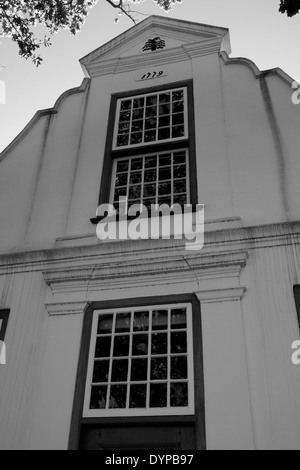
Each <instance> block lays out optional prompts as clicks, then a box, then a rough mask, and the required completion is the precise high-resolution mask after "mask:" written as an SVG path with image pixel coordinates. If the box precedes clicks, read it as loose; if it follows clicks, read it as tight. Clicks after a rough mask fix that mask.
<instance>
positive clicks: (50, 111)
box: [0, 78, 91, 163]
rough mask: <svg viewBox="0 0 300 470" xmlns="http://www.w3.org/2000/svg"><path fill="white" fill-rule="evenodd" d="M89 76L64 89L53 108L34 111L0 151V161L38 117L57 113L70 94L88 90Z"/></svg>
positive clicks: (28, 130) (30, 128) (27, 131)
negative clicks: (77, 85)
mask: <svg viewBox="0 0 300 470" xmlns="http://www.w3.org/2000/svg"><path fill="white" fill-rule="evenodd" d="M90 81H91V79H90V78H84V80H83V82H82V84H81V85H80V86H79V87H76V88H71V89H70V90H67V91H65V92H64V93H63V94H62V95H61V96H60V97H59V98H58V99H57V100H56V103H55V105H54V106H53V108H48V109H42V110H39V111H37V112H36V114H35V115H34V116H33V118H32V119H31V121H30V122H29V123H28V124H27V125H26V127H25V128H24V129H23V130H22V131H21V132H20V134H19V135H17V137H16V138H15V139H14V140H13V141H12V142H11V143H10V144H9V145H8V147H6V148H5V149H4V150H3V151H2V152H1V153H0V163H1V162H2V161H3V160H4V159H5V158H6V157H7V156H8V154H9V153H10V152H11V151H12V150H13V149H14V148H15V147H16V146H17V145H18V144H19V142H21V140H22V139H23V138H24V137H25V136H26V135H27V134H28V133H29V132H30V131H31V130H32V129H33V127H34V126H35V125H36V124H37V122H38V121H39V119H40V118H42V117H44V116H50V115H51V114H57V113H58V111H59V108H60V106H61V105H62V103H63V102H64V101H65V100H66V99H67V98H69V97H70V96H72V95H75V94H77V93H84V92H86V91H87V90H88V87H89V85H90Z"/></svg>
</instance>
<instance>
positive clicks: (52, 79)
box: [0, 0, 300, 152]
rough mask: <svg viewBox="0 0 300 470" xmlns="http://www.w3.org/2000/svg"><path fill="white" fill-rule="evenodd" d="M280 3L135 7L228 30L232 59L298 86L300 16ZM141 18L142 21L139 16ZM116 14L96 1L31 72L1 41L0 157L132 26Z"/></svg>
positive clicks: (191, 1) (217, 1) (206, 1)
mask: <svg viewBox="0 0 300 470" xmlns="http://www.w3.org/2000/svg"><path fill="white" fill-rule="evenodd" d="M279 3H280V2H279V0H242V1H241V0H182V3H181V4H177V5H176V6H174V9H173V11H172V12H171V13H164V11H163V10H162V9H160V8H159V7H158V6H157V5H156V4H155V3H154V2H153V0H145V1H144V2H143V3H140V4H138V5H136V6H135V9H137V10H139V11H140V12H141V13H142V14H143V15H140V16H139V18H140V19H141V20H142V19H144V18H146V16H147V15H153V14H155V15H162V16H164V15H167V16H169V17H171V18H178V19H183V20H187V21H195V22H199V23H204V24H210V25H216V26H223V27H227V28H229V29H230V34H231V45H232V54H231V57H246V58H248V59H251V60H253V61H254V62H255V63H256V65H257V66H258V67H259V68H260V69H261V70H265V69H270V68H273V67H280V68H282V69H283V70H284V71H285V72H286V73H288V74H289V75H290V76H291V77H293V78H294V79H295V80H298V81H300V56H299V49H300V48H299V46H300V14H299V15H297V16H295V17H294V18H292V19H291V18H287V17H286V16H285V15H282V14H281V13H279V12H278V7H279ZM144 15H146V16H144ZM116 17H117V13H116V10H115V9H114V8H112V7H111V6H110V5H109V4H108V3H107V2H106V1H105V0H99V2H98V4H97V6H96V7H95V8H94V9H92V10H91V11H90V14H89V17H88V19H87V21H86V23H85V25H84V27H83V29H82V31H81V32H80V33H79V34H78V35H77V36H75V37H74V36H71V35H70V32H68V31H61V32H60V33H59V34H57V35H55V36H54V37H53V40H52V43H53V45H52V46H51V47H50V48H49V49H44V50H43V51H42V56H43V59H44V61H43V64H42V65H41V66H40V67H39V68H36V67H35V65H34V64H33V63H32V62H31V61H30V60H28V61H26V60H25V59H22V58H21V57H19V55H18V49H17V46H16V45H15V44H14V43H13V42H12V41H11V40H10V39H9V38H0V64H1V65H3V66H4V68H0V92H1V85H2V88H3V82H4V83H5V88H6V103H5V104H1V102H2V100H0V152H1V151H2V150H3V149H4V148H5V147H6V146H7V145H9V143H10V142H12V140H13V139H14V138H15V137H16V136H17V135H18V134H19V132H21V131H22V129H23V128H24V127H25V126H26V124H27V123H28V122H29V121H30V120H31V118H32V117H33V116H34V114H35V113H36V111H38V110H39V109H45V108H51V107H53V105H54V104H55V102H56V100H57V98H58V97H59V96H60V95H61V94H62V93H63V92H65V91H66V90H68V89H70V88H73V87H76V86H79V85H80V84H81V82H82V80H83V78H84V75H83V71H82V69H81V66H80V64H79V59H81V58H82V57H84V56H85V55H87V54H88V53H89V52H91V51H93V50H95V49H97V48H98V47H100V46H101V45H103V44H105V43H106V42H107V41H109V40H111V39H113V38H114V37H116V36H118V35H119V34H121V33H123V32H124V31H126V30H127V29H129V28H131V27H132V26H133V23H132V22H131V21H130V20H129V19H128V18H126V17H125V16H122V17H121V19H120V21H119V23H118V24H116V23H115V21H114V20H115V18H116Z"/></svg>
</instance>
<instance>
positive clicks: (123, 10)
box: [106, 0, 137, 24]
mask: <svg viewBox="0 0 300 470" xmlns="http://www.w3.org/2000/svg"><path fill="white" fill-rule="evenodd" d="M106 2H107V3H109V4H110V5H111V6H112V7H113V8H116V9H117V10H120V11H121V12H122V13H124V14H125V15H126V16H127V17H128V18H130V19H131V21H133V23H134V24H136V23H137V22H136V20H135V19H134V18H133V17H132V16H131V14H130V10H129V11H127V10H126V9H125V7H124V5H123V0H119V3H118V4H116V3H114V2H113V1H112V0H106Z"/></svg>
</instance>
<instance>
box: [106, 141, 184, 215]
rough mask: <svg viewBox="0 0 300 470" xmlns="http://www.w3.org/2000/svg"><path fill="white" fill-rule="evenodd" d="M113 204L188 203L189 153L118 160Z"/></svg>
mask: <svg viewBox="0 0 300 470" xmlns="http://www.w3.org/2000/svg"><path fill="white" fill-rule="evenodd" d="M114 175H115V177H114V187H113V196H112V198H113V205H114V207H115V209H118V208H119V200H120V199H121V198H126V201H128V207H131V206H132V205H134V204H143V205H144V206H146V207H151V206H152V205H157V204H159V205H162V204H167V205H168V206H173V205H174V204H180V205H184V204H188V203H189V178H188V175H189V168H188V152H187V151H186V150H180V151H175V152H164V153H158V154H151V155H147V156H139V157H132V158H120V159H116V160H115V170H114Z"/></svg>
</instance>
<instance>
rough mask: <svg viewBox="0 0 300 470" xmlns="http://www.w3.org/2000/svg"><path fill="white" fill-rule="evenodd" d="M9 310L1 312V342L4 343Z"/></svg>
mask: <svg viewBox="0 0 300 470" xmlns="http://www.w3.org/2000/svg"><path fill="white" fill-rule="evenodd" d="M8 317H9V310H0V341H4V339H5V333H6V329H7V324H8Z"/></svg>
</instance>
